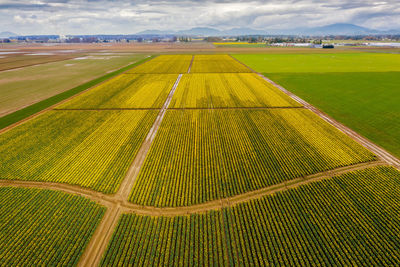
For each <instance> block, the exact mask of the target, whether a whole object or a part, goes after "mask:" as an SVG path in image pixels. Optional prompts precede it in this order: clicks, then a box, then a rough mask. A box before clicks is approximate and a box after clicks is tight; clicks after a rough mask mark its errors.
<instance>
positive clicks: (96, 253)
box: [78, 206, 122, 266]
mask: <svg viewBox="0 0 400 267" xmlns="http://www.w3.org/2000/svg"><path fill="white" fill-rule="evenodd" d="M121 212H122V211H121V208H120V207H119V206H115V207H112V208H107V211H106V213H105V214H104V217H103V219H102V220H101V222H100V225H99V226H97V228H96V231H95V232H94V234H93V236H92V238H91V239H90V242H89V244H88V245H87V246H86V249H85V251H84V253H83V254H82V256H81V258H80V260H79V262H78V266H99V264H100V261H101V259H102V256H103V253H102V252H104V251H105V250H106V249H107V245H108V243H109V242H108V241H109V240H111V238H112V234H113V233H114V229H115V228H116V227H117V224H118V219H119V217H120V215H121Z"/></svg>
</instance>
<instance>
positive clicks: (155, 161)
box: [130, 109, 376, 207]
mask: <svg viewBox="0 0 400 267" xmlns="http://www.w3.org/2000/svg"><path fill="white" fill-rule="evenodd" d="M375 159H376V157H375V155H374V154H372V153H371V152H369V151H368V150H366V149H365V148H364V147H362V146H361V145H359V144H358V143H356V142H355V141H353V140H352V139H351V138H350V137H348V136H346V135H344V134H343V133H342V132H340V131H338V130H337V129H336V128H334V127H332V126H331V125H330V124H328V123H326V122H325V121H323V120H322V119H321V118H319V117H318V116H317V115H315V114H314V113H312V112H311V111H309V110H306V109H263V110H261V109H254V110H250V109H247V110H239V109H237V110H227V109H225V110H222V109H221V110H219V109H218V110H168V111H167V113H166V115H165V118H164V120H163V122H162V124H161V126H160V128H159V130H158V132H157V135H156V137H155V139H154V142H153V144H152V146H151V148H150V150H149V153H148V154H147V157H146V160H145V162H144V164H143V166H142V169H141V171H140V174H139V176H138V178H137V181H136V182H135V184H134V186H133V190H132V193H131V196H130V201H132V202H133V203H136V204H140V205H148V206H157V207H171V206H172V207H177V206H190V205H193V204H200V203H204V202H208V201H212V200H216V199H221V198H226V197H230V196H235V195H239V194H242V193H246V192H249V191H253V190H257V189H260V188H264V187H267V186H271V185H274V184H278V183H282V182H284V181H288V180H291V179H294V178H298V177H302V176H306V175H310V174H315V173H318V172H322V171H326V170H331V169H334V168H338V167H343V166H349V165H353V164H357V163H361V162H367V161H372V160H375Z"/></svg>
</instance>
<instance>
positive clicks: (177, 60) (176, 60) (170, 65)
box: [127, 55, 192, 74]
mask: <svg viewBox="0 0 400 267" xmlns="http://www.w3.org/2000/svg"><path fill="white" fill-rule="evenodd" d="M191 61H192V56H191V55H162V56H158V57H156V58H155V59H152V60H150V61H147V62H146V63H144V64H142V65H140V66H138V67H136V68H133V69H132V70H130V71H128V72H127V73H160V74H162V73H187V71H188V69H189V66H190V62H191Z"/></svg>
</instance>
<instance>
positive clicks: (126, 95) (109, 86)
mask: <svg viewBox="0 0 400 267" xmlns="http://www.w3.org/2000/svg"><path fill="white" fill-rule="evenodd" d="M177 77H178V75H177V74H122V75H120V76H118V77H116V78H114V79H112V80H110V81H108V82H106V83H104V84H102V85H100V86H97V87H95V88H93V89H91V90H89V91H87V92H85V93H84V94H82V95H80V96H78V97H75V98H73V99H72V100H71V101H68V102H66V103H65V104H62V105H60V106H58V108H93V109H95V108H161V107H162V105H163V104H164V102H165V99H166V98H167V95H168V93H169V92H170V90H171V88H172V86H173V85H174V83H175V81H176V79H177Z"/></svg>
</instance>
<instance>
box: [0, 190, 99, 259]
mask: <svg viewBox="0 0 400 267" xmlns="http://www.w3.org/2000/svg"><path fill="white" fill-rule="evenodd" d="M0 203H1V205H0V244H1V246H0V265H1V266H74V265H76V264H77V263H78V261H79V258H80V256H81V255H82V253H83V251H84V249H85V247H86V245H87V244H88V242H89V240H90V238H91V236H92V234H93V233H94V231H95V229H96V226H97V225H98V224H99V222H100V220H101V218H102V217H103V215H104V212H105V208H104V207H101V206H100V205H97V204H96V203H95V202H92V201H90V200H88V199H86V198H83V197H80V196H72V195H69V194H65V193H61V192H56V191H50V190H41V189H26V188H13V187H1V188H0Z"/></svg>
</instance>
